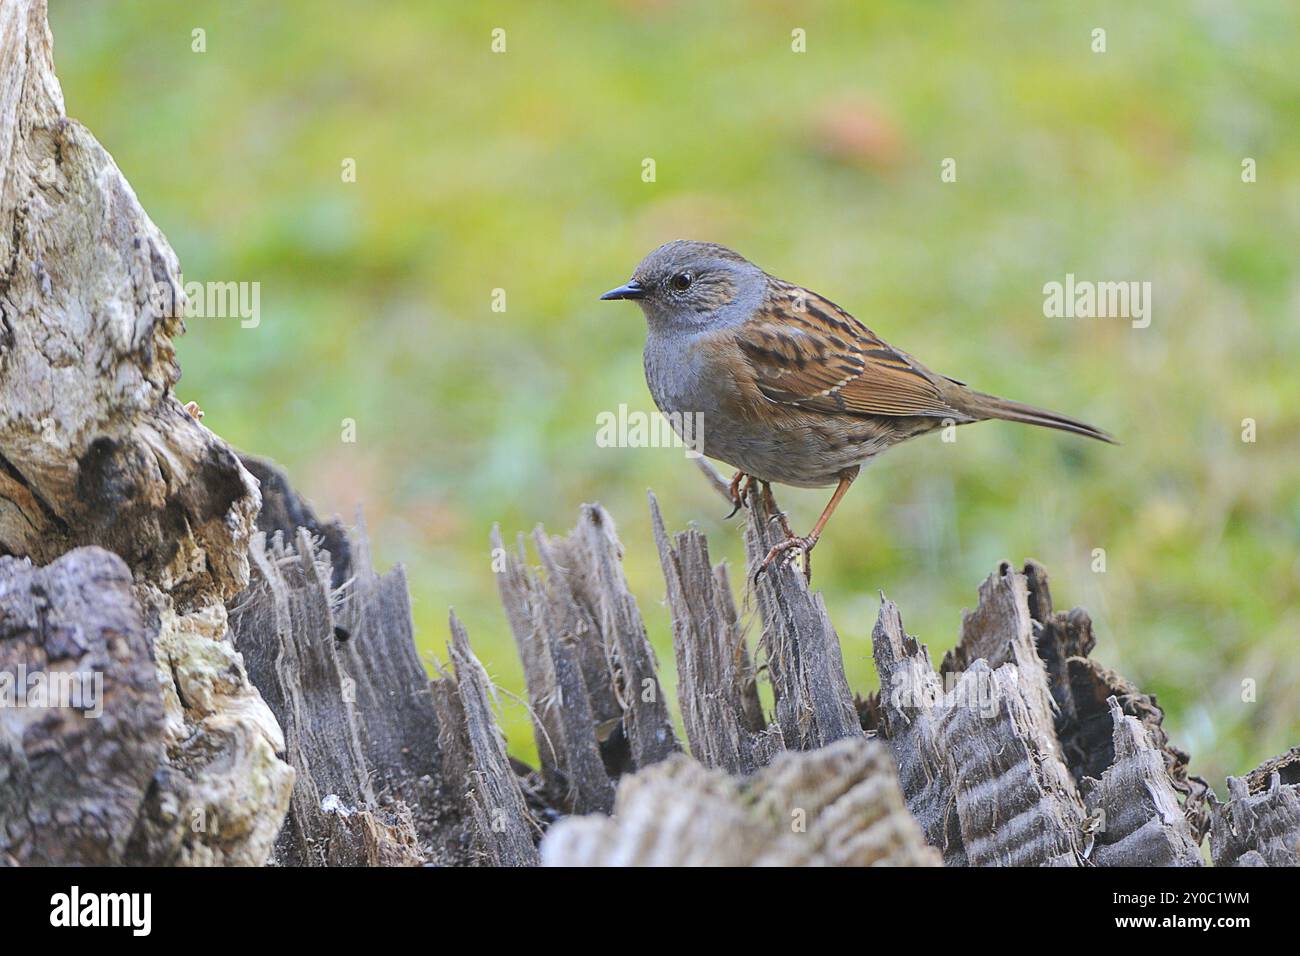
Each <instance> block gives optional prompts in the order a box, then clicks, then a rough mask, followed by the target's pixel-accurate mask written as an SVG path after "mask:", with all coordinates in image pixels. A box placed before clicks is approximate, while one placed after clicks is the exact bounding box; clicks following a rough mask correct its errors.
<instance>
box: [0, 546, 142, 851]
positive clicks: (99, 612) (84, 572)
mask: <svg viewBox="0 0 1300 956" xmlns="http://www.w3.org/2000/svg"><path fill="white" fill-rule="evenodd" d="M149 643H150V639H149V633H148V628H147V625H146V623H145V620H144V617H143V615H142V614H141V611H140V606H139V604H138V602H137V601H136V599H135V596H134V594H132V592H131V572H130V570H129V569H128V568H127V566H126V564H125V562H123V561H122V559H121V558H119V557H118V556H117V555H115V554H111V553H109V552H107V551H104V550H102V549H100V548H80V549H78V550H75V551H71V552H69V553H68V554H66V555H64V556H63V557H61V558H59V559H58V560H57V561H55V562H54V563H52V564H51V565H50V566H49V567H46V568H37V567H33V566H32V565H31V563H30V562H29V561H26V560H23V559H19V558H4V557H0V860H8V861H9V862H12V863H19V864H23V865H33V864H35V865H51V864H57V865H64V864H80V865H106V864H107V865H116V864H121V863H125V862H128V861H130V860H131V857H130V854H129V848H130V841H131V838H132V834H133V833H134V832H135V830H136V827H137V821H138V819H139V817H140V816H141V814H142V812H143V810H144V808H145V802H146V796H147V794H148V791H149V787H150V783H151V781H152V778H153V775H154V772H155V771H156V770H157V769H158V768H159V767H160V766H162V765H163V764H164V761H165V753H164V750H165V742H164V735H165V724H164V719H163V706H162V697H161V694H160V692H159V689H158V678H157V675H156V674H155V673H154V663H153V661H152V660H151V658H150V653H149ZM60 671H62V672H66V673H69V674H78V675H82V676H83V677H84V691H85V694H86V696H85V697H83V698H82V701H83V702H84V703H85V704H86V705H87V706H86V707H84V708H82V709H73V708H62V707H59V708H56V707H53V706H25V704H26V703H27V702H28V692H29V690H35V692H36V693H40V687H41V686H42V684H43V683H44V682H48V681H49V680H50V679H51V678H52V677H53V675H54V674H56V673H58V672H60ZM96 674H97V675H99V678H98V680H99V688H98V692H99V693H98V695H97V693H96V687H95V676H94V675H96ZM38 681H40V682H42V683H41V684H38V683H37V682H38ZM99 695H102V696H99ZM96 701H98V707H96V706H94V705H95V702H96ZM31 702H32V703H35V704H38V705H40V704H52V703H55V702H57V699H48V698H47V699H44V700H42V699H41V698H36V699H34V700H32V701H31ZM68 702H75V700H74V699H72V698H69V699H68ZM96 709H100V710H102V716H100V717H98V718H96V717H94V716H93V714H94V713H95V711H96ZM87 714H90V715H91V716H87ZM139 862H144V861H143V860H141V861H139Z"/></svg>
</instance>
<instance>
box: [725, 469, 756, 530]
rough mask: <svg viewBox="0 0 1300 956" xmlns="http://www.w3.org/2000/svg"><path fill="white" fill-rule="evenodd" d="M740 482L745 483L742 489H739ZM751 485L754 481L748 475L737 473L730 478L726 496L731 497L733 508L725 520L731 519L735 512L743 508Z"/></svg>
mask: <svg viewBox="0 0 1300 956" xmlns="http://www.w3.org/2000/svg"><path fill="white" fill-rule="evenodd" d="M742 481H743V482H744V483H745V487H744V488H742V487H740V483H741V482H742ZM753 484H754V479H753V478H751V477H749V475H747V474H745V473H744V472H743V471H738V472H736V473H735V474H734V475H732V476H731V487H730V488H729V489H728V494H730V495H731V504H732V506H733V507H732V509H731V514H729V515H727V518H730V517H732V516H733V515H735V513H736V512H737V511H739V510H740V509H741V508H743V507H744V505H745V501H746V499H748V498H749V492H750V488H751V487H752V486H753ZM727 518H723V519H722V520H723V521H726V520H727Z"/></svg>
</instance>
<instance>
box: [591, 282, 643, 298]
mask: <svg viewBox="0 0 1300 956" xmlns="http://www.w3.org/2000/svg"><path fill="white" fill-rule="evenodd" d="M600 298H601V299H602V300H605V299H644V298H645V289H643V288H641V283H639V282H637V281H636V280H635V279H633V280H632V281H631V282H629V283H628V284H627V285H621V286H619V287H618V288H617V289H610V290H609V291H608V292H606V293H605V294H604V295H602V296H601V297H600Z"/></svg>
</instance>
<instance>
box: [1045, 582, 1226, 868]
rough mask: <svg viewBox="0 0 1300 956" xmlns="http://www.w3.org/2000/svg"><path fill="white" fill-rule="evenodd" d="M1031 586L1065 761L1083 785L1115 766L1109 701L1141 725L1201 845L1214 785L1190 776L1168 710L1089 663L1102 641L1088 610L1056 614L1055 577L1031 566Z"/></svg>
mask: <svg viewBox="0 0 1300 956" xmlns="http://www.w3.org/2000/svg"><path fill="white" fill-rule="evenodd" d="M1024 574H1025V578H1026V582H1027V584H1028V587H1029V608H1030V616H1031V617H1032V619H1033V624H1034V642H1035V647H1036V648H1037V650H1038V655H1039V657H1041V658H1042V660H1043V663H1044V665H1045V666H1046V668H1047V675H1048V681H1049V684H1050V686H1051V690H1052V698H1053V700H1054V701H1055V702H1056V707H1057V712H1056V736H1057V738H1058V739H1059V740H1060V742H1061V755H1062V757H1063V758H1064V759H1065V762H1066V764H1067V765H1068V766H1069V768H1070V772H1071V773H1072V774H1073V775H1074V778H1075V780H1076V781H1077V782H1079V783H1082V782H1083V780H1084V779H1085V778H1087V777H1093V778H1100V777H1101V775H1102V773H1103V772H1104V771H1105V770H1106V769H1107V768H1108V767H1110V766H1111V765H1112V764H1113V763H1114V761H1115V749H1114V720H1113V718H1112V715H1111V713H1110V704H1109V701H1110V699H1111V698H1114V699H1115V700H1117V701H1118V702H1119V704H1120V709H1121V711H1122V712H1123V713H1124V714H1126V715H1127V716H1129V717H1134V718H1136V719H1137V720H1138V721H1140V722H1141V723H1142V725H1143V727H1144V728H1145V730H1146V732H1147V734H1148V736H1149V737H1150V739H1151V743H1152V744H1153V745H1154V746H1155V747H1156V749H1157V750H1158V751H1159V752H1160V754H1161V758H1162V760H1163V761H1164V766H1165V770H1166V773H1167V774H1168V777H1169V780H1170V783H1171V784H1172V785H1173V788H1174V790H1175V791H1176V792H1177V793H1178V795H1179V799H1180V801H1181V802H1182V808H1183V813H1184V815H1185V816H1186V817H1187V820H1188V823H1189V825H1190V826H1191V831H1192V834H1193V836H1194V837H1195V840H1196V842H1197V843H1198V844H1199V843H1200V842H1201V840H1202V839H1203V838H1204V836H1205V833H1206V831H1207V830H1208V828H1209V812H1208V810H1207V809H1206V807H1205V799H1206V795H1207V793H1208V791H1209V785H1208V784H1207V783H1206V782H1205V781H1204V780H1202V779H1201V778H1200V777H1195V776H1191V775H1189V773H1188V760H1189V758H1188V755H1187V753H1186V751H1183V750H1180V749H1178V748H1177V747H1175V746H1174V745H1173V744H1172V743H1171V742H1170V740H1169V735H1168V734H1167V733H1166V731H1165V729H1164V724H1163V722H1164V716H1165V715H1164V711H1163V710H1161V709H1160V707H1159V705H1158V704H1157V703H1156V699H1155V697H1154V696H1152V695H1149V694H1144V693H1142V691H1141V690H1140V689H1139V688H1138V687H1137V686H1136V685H1134V684H1133V683H1132V682H1131V681H1128V680H1126V679H1125V678H1124V677H1122V676H1121V675H1119V674H1116V673H1115V672H1114V671H1112V670H1109V669H1107V668H1105V667H1102V666H1101V665H1100V664H1098V663H1097V662H1096V661H1093V660H1089V659H1088V655H1089V654H1090V653H1092V650H1093V648H1094V647H1095V646H1096V643H1097V640H1096V637H1095V636H1094V635H1093V631H1092V619H1091V618H1090V617H1089V616H1088V612H1087V611H1085V610H1083V609H1082V608H1074V609H1073V610H1071V611H1069V612H1058V611H1053V610H1052V594H1051V590H1050V587H1049V585H1048V577H1047V571H1046V570H1045V569H1044V568H1043V567H1042V566H1041V565H1039V564H1038V563H1037V562H1034V561H1029V562H1026V564H1025V567H1024Z"/></svg>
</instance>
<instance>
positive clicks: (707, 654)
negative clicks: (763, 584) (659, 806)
mask: <svg viewBox="0 0 1300 956" xmlns="http://www.w3.org/2000/svg"><path fill="white" fill-rule="evenodd" d="M649 497H650V521H651V526H652V527H653V529H654V536H655V542H656V544H657V545H658V548H659V562H660V564H661V566H662V567H663V572H664V580H665V581H666V583H667V586H668V610H669V614H670V615H671V617H672V625H673V652H674V655H675V657H676V661H677V704H678V707H679V708H680V709H681V713H682V722H683V723H684V724H685V727H686V739H687V741H688V742H689V743H690V747H691V753H692V754H693V755H694V757H695V759H696V760H698V761H700V762H701V763H702V764H704V766H706V767H720V768H721V769H723V770H728V771H730V772H731V773H740V774H745V773H750V772H752V771H754V770H756V769H758V768H759V767H761V766H763V765H765V764H766V763H768V762H769V761H770V760H771V758H772V756H773V755H775V754H776V753H777V752H779V751H780V750H781V749H783V747H784V744H783V742H782V739H781V730H780V728H779V727H778V726H776V725H775V724H773V725H771V726H769V725H768V724H767V721H766V719H765V718H764V716H763V709H762V706H761V705H760V703H759V699H758V676H757V674H756V672H755V669H754V665H753V663H752V662H751V658H750V656H749V651H748V649H747V648H746V646H745V635H744V631H743V629H742V628H741V625H740V620H739V617H738V615H737V613H736V606H735V602H734V600H733V599H732V596H731V585H730V582H729V581H728V579H727V569H726V566H725V565H723V564H718V565H717V566H716V567H715V566H713V565H712V564H711V563H710V560H709V546H708V542H707V541H706V540H705V537H704V535H703V534H701V533H700V531H699V530H698V529H696V528H690V529H688V530H686V531H682V532H679V533H678V534H676V535H674V536H673V541H671V542H670V541H669V540H668V534H667V532H666V531H665V530H664V520H663V515H662V514H661V513H660V511H659V502H658V500H657V499H656V498H655V496H654V494H653V493H651V494H650V496H649Z"/></svg>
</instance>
